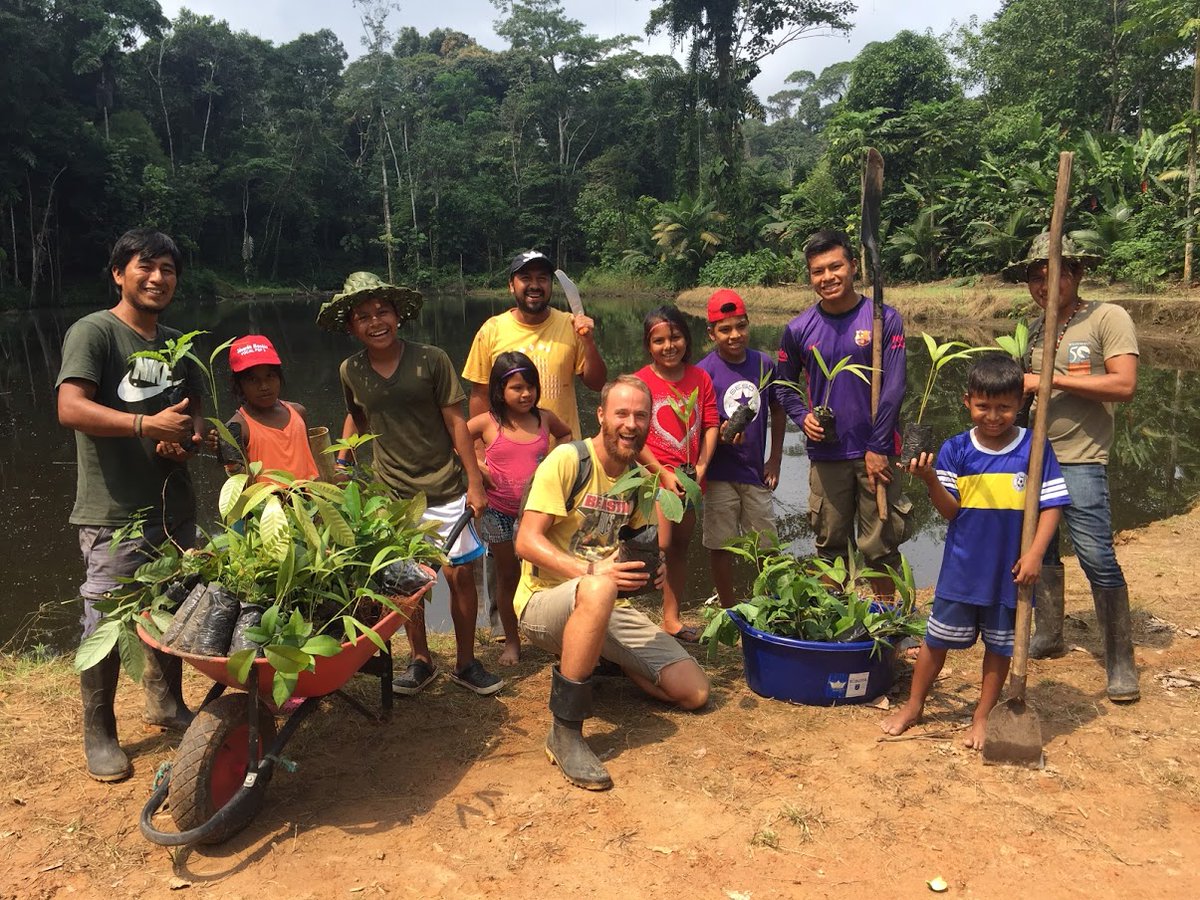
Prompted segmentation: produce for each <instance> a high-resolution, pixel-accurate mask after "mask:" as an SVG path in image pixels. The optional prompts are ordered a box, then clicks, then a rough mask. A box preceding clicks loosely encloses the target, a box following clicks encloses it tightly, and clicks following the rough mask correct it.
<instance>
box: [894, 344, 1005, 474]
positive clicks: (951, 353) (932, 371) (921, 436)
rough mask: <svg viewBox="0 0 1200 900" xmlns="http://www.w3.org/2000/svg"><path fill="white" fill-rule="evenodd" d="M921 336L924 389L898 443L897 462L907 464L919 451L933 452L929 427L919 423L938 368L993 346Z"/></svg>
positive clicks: (934, 447) (933, 447)
mask: <svg viewBox="0 0 1200 900" xmlns="http://www.w3.org/2000/svg"><path fill="white" fill-rule="evenodd" d="M921 337H922V338H924V340H925V349H926V350H928V351H929V374H928V375H927V376H926V378H925V388H924V390H923V391H922V392H921V403H920V406H919V407H918V408H917V420H916V421H915V422H909V423H908V424H907V425H905V426H904V435H903V437H902V438H901V442H900V461H901V464H907V463H908V461H909V460H910V459H914V458H916V457H917V456H919V455H920V454H922V453H933V452H934V451H935V450H936V449H937V444H936V441H935V440H934V437H933V427H932V426H931V425H923V424H922V423H921V420H922V419H923V418H924V416H925V407H926V406H928V405H929V398H930V397H931V396H932V395H933V387H934V385H935V384H936V383H937V378H938V375H939V374H940V373H941V371H942V369H944V368H945V367H946V366H947V365H949V364H950V363H952V362H954V361H955V360H960V359H966V358H967V357H969V356H970V355H971V354H972V353H980V352H983V351H986V350H992V349H994V348H992V347H972V346H970V345H969V344H966V343H964V342H963V341H946V342H945V343H944V344H939V343H938V342H937V341H936V340H934V339H933V337H931V336H930V335H929V334H928V333H926V332H924V331H922V332H921Z"/></svg>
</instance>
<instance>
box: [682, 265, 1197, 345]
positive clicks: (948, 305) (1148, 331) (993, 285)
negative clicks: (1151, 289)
mask: <svg viewBox="0 0 1200 900" xmlns="http://www.w3.org/2000/svg"><path fill="white" fill-rule="evenodd" d="M861 289H862V290H869V287H867V288H861ZM737 290H738V292H739V293H740V294H741V295H742V298H743V299H744V300H745V301H746V305H747V308H748V309H749V310H750V314H751V315H752V316H759V315H763V316H766V317H776V316H778V317H784V318H790V317H791V316H794V315H796V314H797V313H798V312H800V311H801V310H803V309H806V308H807V307H809V306H811V305H812V303H813V297H814V295H813V292H812V288H810V287H809V286H808V285H807V284H792V285H780V286H778V287H755V286H750V287H742V288H738V289H737ZM712 292H713V288H711V287H695V288H691V289H689V290H686V291H683V292H682V293H680V294H679V295H678V297H677V298H676V302H677V303H678V304H679V306H680V308H682V309H684V310H686V311H688V312H690V313H693V314H695V315H704V312H705V304H706V303H707V302H708V298H709V296H710V295H711V294H712ZM1080 293H1081V294H1082V295H1083V296H1084V297H1086V298H1088V299H1089V300H1106V301H1109V302H1112V303H1117V304H1119V305H1120V306H1122V307H1124V308H1125V309H1127V310H1128V311H1129V314H1130V316H1131V317H1132V318H1133V321H1134V324H1135V325H1137V327H1138V334H1139V336H1145V337H1147V338H1151V339H1154V340H1158V341H1171V340H1176V341H1177V340H1180V339H1183V338H1190V337H1194V336H1197V335H1200V290H1193V291H1191V292H1190V293H1188V292H1185V291H1182V290H1180V289H1179V288H1178V285H1167V286H1164V288H1163V290H1162V291H1161V292H1159V293H1154V294H1134V293H1133V292H1132V291H1130V290H1129V289H1128V288H1126V287H1124V286H1123V285H1110V284H1107V283H1100V282H1090V281H1085V282H1084V284H1083V287H1082V288H1081V289H1080ZM885 297H886V298H887V303H888V304H889V305H891V306H894V307H895V308H896V310H897V311H899V312H900V314H901V315H903V316H904V318H905V320H906V321H909V322H916V323H920V322H928V321H939V322H944V321H962V322H989V321H996V322H998V323H1000V324H1005V323H1007V322H1009V321H1012V320H1015V319H1019V318H1022V317H1024V316H1027V315H1029V314H1030V313H1031V311H1032V309H1033V301H1032V300H1031V299H1030V297H1029V291H1028V289H1026V287H1025V286H1024V285H1020V284H1008V283H1007V282H1004V281H1002V280H1001V279H1000V278H998V277H995V276H988V277H986V278H980V279H977V280H975V281H974V282H972V283H970V284H965V283H960V282H959V281H939V282H932V283H928V284H897V285H888V287H887V289H886V291H885ZM1005 330H1008V328H1005Z"/></svg>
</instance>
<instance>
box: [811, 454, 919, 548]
mask: <svg viewBox="0 0 1200 900" xmlns="http://www.w3.org/2000/svg"><path fill="white" fill-rule="evenodd" d="M899 475H900V473H899V472H898V471H896V472H893V474H892V480H891V481H890V482H889V483H888V489H887V503H888V517H887V521H883V522H881V521H880V520H879V511H878V508H877V507H876V505H875V492H874V491H872V490H871V488H870V486H869V485H868V484H867V466H866V462H865V461H864V460H862V459H839V460H828V461H821V462H818V461H815V460H814V461H813V462H812V463H811V464H810V466H809V473H808V486H809V489H810V491H811V494H810V496H809V500H808V523H809V525H811V526H812V529H813V531H814V532H816V538H817V554H818V555H819V556H821V557H822V558H824V559H834V558H836V557H839V556H845V555H846V554H847V553H848V552H849V549H850V544H851V541H852V539H853V543H854V545H855V546H856V547H858V550H859V552H861V553H862V555H863V557H864V558H865V559H866V561H867V563H868V565H871V566H891V567H892V568H894V569H899V568H900V550H899V548H900V545H901V544H902V543H904V542H905V541H906V540H908V538H909V537H910V536H911V530H912V501H911V500H909V499H908V498H907V497H905V496H904V494H903V493H901V491H900V477H899Z"/></svg>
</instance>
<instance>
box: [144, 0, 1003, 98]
mask: <svg viewBox="0 0 1200 900" xmlns="http://www.w3.org/2000/svg"><path fill="white" fill-rule="evenodd" d="M160 2H161V4H162V8H163V12H164V13H165V14H166V15H167V16H168V17H169V18H174V17H175V15H176V13H178V11H179V9H180V8H181V7H187V8H188V9H190V10H192V12H195V13H198V14H201V15H211V16H213V17H214V18H217V19H224V20H225V21H226V22H228V23H229V25H230V27H231V28H233V29H234V30H235V31H242V30H244V31H249V32H250V33H251V34H254V35H257V36H259V37H263V38H267V39H269V40H271V41H274V42H275V43H277V44H280V43H286V42H288V41H290V40H292V39H293V38H295V37H296V36H297V35H300V34H303V33H305V32H312V31H316V30H318V29H320V28H330V29H332V30H333V31H334V32H335V33H336V34H337V35H338V37H339V38H341V40H342V43H343V44H344V45H345V47H346V51H347V52H348V53H349V54H350V56H351V58H353V57H355V56H358V55H359V54H360V53H361V52H362V43H361V38H362V26H361V25H360V24H359V20H358V13H357V11H356V10H355V8H354V4H353V3H352V2H351V0H249V2H247V0H186V2H175V0H160ZM1000 3H1001V0H924V2H921V3H911V2H900V0H858V12H857V13H856V14H855V16H854V29H853V30H852V31H851V32H850V33H849V34H848V35H840V34H838V35H819V36H814V37H808V38H805V39H803V40H800V41H796V42H793V43H792V44H789V45H788V46H786V47H784V48H783V49H782V50H780V51H778V52H777V53H775V54H774V55H773V56H770V57H768V58H767V59H765V60H763V62H762V64H761V67H762V73H761V74H760V75H759V76H758V78H757V79H756V80H755V82H754V90H755V91H756V92H757V93H758V96H759V97H760V98H761V99H764V100H765V99H766V98H767V97H768V96H770V95H771V94H773V93H775V92H776V91H779V90H781V89H783V87H784V86H785V85H784V80H785V79H786V78H787V76H788V75H790V74H791V73H792V72H794V71H796V70H797V69H808V70H810V71H812V72H820V71H821V69H823V68H824V67H825V66H828V65H830V64H831V63H835V62H840V61H841V60H848V59H853V58H854V57H855V56H856V55H858V52H859V50H861V49H862V48H863V47H864V46H866V45H867V44H869V43H871V42H872V41H885V40H888V39H889V38H891V37H892V36H894V35H895V34H896V32H898V31H901V30H902V29H905V28H908V29H910V30H912V31H924V30H925V29H927V28H932V29H933V31H934V33H935V34H940V33H941V32H943V31H946V30H947V29H948V28H950V27H951V24H952V23H953V22H954V21H958V22H960V23H965V22H966V21H967V19H969V18H970V17H971V16H978V17H979V19H980V20H981V21H983V20H986V19H989V18H991V17H992V16H994V15H995V14H996V12H997V11H998V10H999V9H1000ZM654 5H655V4H654V2H653V0H564V2H563V7H564V9H565V10H566V11H567V14H568V15H569V16H571V17H572V18H574V19H578V20H579V21H581V22H583V23H584V27H585V31H586V32H588V33H591V34H597V35H599V36H601V37H610V36H612V35H616V34H632V35H636V36H638V37H641V38H643V40H644V43H643V44H642V45H641V47H640V49H641V50H642V51H643V52H647V53H667V52H671V46H670V42H669V41H668V40H666V39H664V38H663V37H654V38H646V37H645V29H646V20H647V19H648V18H649V15H650V10H651V9H652V8H653V7H654ZM497 17H498V13H497V11H496V9H495V7H494V6H492V4H491V3H489V2H488V0H441V2H438V3H429V2H410V0H400V11H399V13H394V14H393V15H392V18H391V20H390V23H389V24H390V27H391V28H392V30H393V31H395V30H397V29H399V28H401V27H404V26H408V25H411V26H413V27H415V28H416V29H417V30H418V31H420V32H421V33H422V34H425V33H427V32H429V31H432V30H433V29H434V28H454V29H457V30H459V31H462V32H464V33H465V34H468V35H470V36H471V37H473V38H474V39H475V40H476V41H478V42H479V43H480V44H482V45H483V46H485V47H489V48H491V49H493V50H500V49H503V48H504V46H505V44H504V42H503V41H502V40H501V39H500V38H498V37H497V36H496V34H495V32H494V31H493V30H492V23H493V22H495V20H496V19H497Z"/></svg>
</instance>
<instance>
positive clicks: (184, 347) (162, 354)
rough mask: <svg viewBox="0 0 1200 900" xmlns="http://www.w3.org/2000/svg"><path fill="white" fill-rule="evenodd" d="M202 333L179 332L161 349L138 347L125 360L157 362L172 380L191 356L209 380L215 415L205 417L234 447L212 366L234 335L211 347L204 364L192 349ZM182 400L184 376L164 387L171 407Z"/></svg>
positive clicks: (235, 443) (131, 363) (203, 332)
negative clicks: (225, 422)
mask: <svg viewBox="0 0 1200 900" xmlns="http://www.w3.org/2000/svg"><path fill="white" fill-rule="evenodd" d="M202 334H208V332H207V331H189V332H187V333H186V334H181V335H180V336H179V337H177V338H168V339H167V340H166V342H165V344H164V346H163V348H162V349H161V350H137V351H135V352H133V353H131V354H129V359H128V363H129V365H130V366H133V365H134V361H135V360H138V359H148V360H152V361H154V362H157V363H161V364H162V365H163V366H164V367H165V368H166V370H167V372H168V373H169V374H170V376H171V378H172V379H174V378H176V370H177V369H178V368H179V366H180V364H182V363H183V361H184V360H185V359H190V360H191V361H192V362H193V363H195V365H196V368H198V369H199V370H200V372H201V374H202V375H204V379H205V381H206V382H207V383H208V391H209V396H211V397H212V403H213V413H214V415H213V416H211V417H208V419H207V421H208V422H210V423H211V424H213V425H214V426H215V427H216V428H217V431H218V432H223V434H222V437H223V438H225V439H226V440H228V441H231V442H233V443H234V446H238V445H237V442H236V441H234V440H233V437H232V435H229V432H228V429H226V428H225V424H224V423H223V422H222V421H221V407H220V401H219V399H218V396H217V380H216V376H215V375H213V366H215V365H216V361H217V357H218V356H219V355H220V354H221V353H222V352H223V351H225V350H227V349H228V348H229V345H230V344H232V343H233V338H230V339H229V340H227V341H225V342H224V343H222V344H219V345H217V346H216V347H215V348H214V349H213V351H212V353H210V354H209V355H208V363H207V364H205V363H204V361H203V360H202V359H200V357H198V356H197V355H196V353H195V349H194V344H195V341H196V338H198V337H200V336H201V335H202ZM183 399H184V392H183V379H182V378H180V379H179V380H178V381H176V382H175V383H174V384H172V385H171V387H169V388H168V389H167V391H166V400H167V404H168V405H169V406H174V405H175V404H176V403H179V402H180V401H181V400H183ZM193 442H194V444H195V446H198V443H196V442H195V438H194V437H193ZM194 448H195V447H193V449H194ZM239 453H240V448H239Z"/></svg>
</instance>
